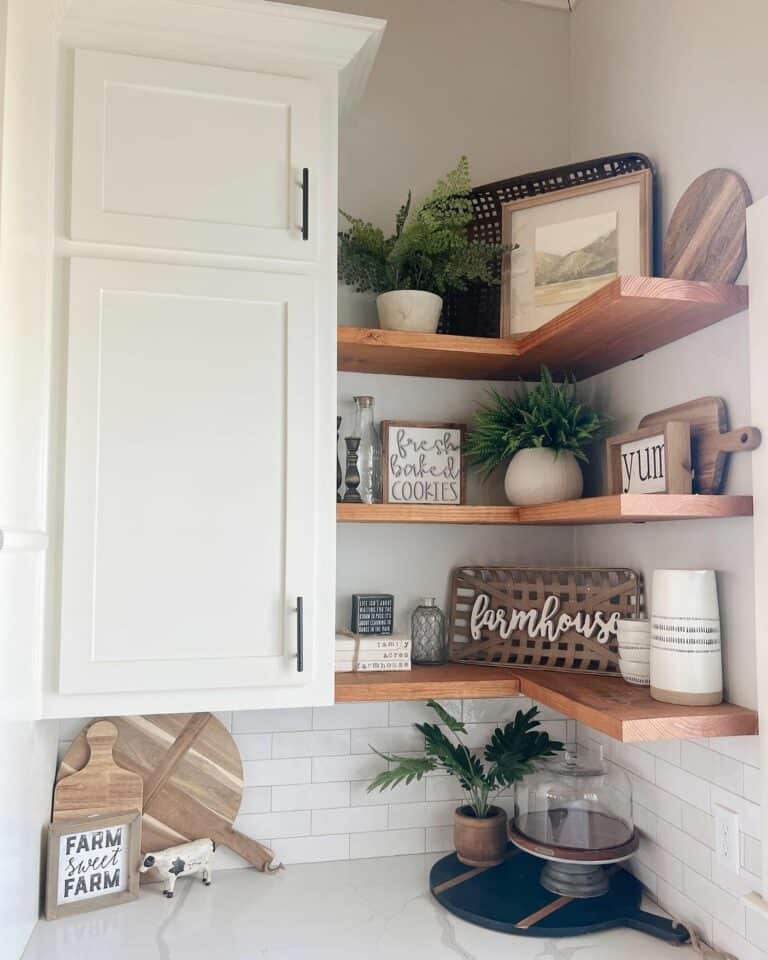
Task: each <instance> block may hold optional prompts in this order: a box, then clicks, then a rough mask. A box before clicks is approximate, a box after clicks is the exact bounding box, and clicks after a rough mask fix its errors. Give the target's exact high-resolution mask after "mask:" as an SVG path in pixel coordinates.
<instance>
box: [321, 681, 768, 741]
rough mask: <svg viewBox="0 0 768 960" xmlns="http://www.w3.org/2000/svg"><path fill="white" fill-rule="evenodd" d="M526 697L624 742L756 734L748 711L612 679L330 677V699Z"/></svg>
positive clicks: (734, 706)
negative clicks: (669, 698) (660, 694)
mask: <svg viewBox="0 0 768 960" xmlns="http://www.w3.org/2000/svg"><path fill="white" fill-rule="evenodd" d="M517 695H519V696H523V697H530V698H531V699H532V700H535V701H537V702H538V703H540V704H543V705H544V706H547V707H551V708H552V709H553V710H557V711H559V712H560V713H562V714H565V715H566V716H568V717H571V718H572V719H574V720H578V721H579V722H581V723H583V724H585V725H586V726H588V727H591V728H592V729H593V730H599V731H601V732H602V733H605V734H608V736H610V737H613V738H614V739H616V740H622V741H624V742H632V741H636V742H637V741H649V740H670V739H678V740H691V739H696V738H699V737H734V736H750V735H752V734H755V733H757V714H756V713H755V711H754V710H749V709H747V708H746V707H739V706H736V705H734V704H730V703H722V704H719V705H718V706H715V707H693V706H679V705H675V704H669V703H659V702H658V701H656V700H652V699H651V696H650V693H649V691H648V688H647V687H637V686H632V685H630V684H628V683H625V681H624V680H622V679H621V678H620V677H603V676H590V675H585V674H576V673H565V672H562V673H556V672H554V671H547V670H515V669H513V668H508V667H493V666H488V667H484V666H477V665H475V664H460V663H448V664H445V665H443V666H437V667H418V666H414V667H413V668H412V669H411V670H408V671H403V672H402V673H396V672H392V673H337V674H336V702H337V703H355V702H361V701H373V700H427V699H429V698H435V699H440V698H441V697H442V698H450V699H461V698H465V697H514V696H517Z"/></svg>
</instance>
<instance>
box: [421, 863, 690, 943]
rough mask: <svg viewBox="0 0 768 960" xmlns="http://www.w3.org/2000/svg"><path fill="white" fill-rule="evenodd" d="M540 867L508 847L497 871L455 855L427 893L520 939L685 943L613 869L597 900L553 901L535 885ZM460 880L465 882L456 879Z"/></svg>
mask: <svg viewBox="0 0 768 960" xmlns="http://www.w3.org/2000/svg"><path fill="white" fill-rule="evenodd" d="M542 866H543V862H542V860H541V859H540V858H538V857H534V856H531V855H530V854H528V853H523V852H522V851H521V850H518V849H517V848H515V847H512V846H510V847H509V849H508V851H507V858H506V859H505V861H504V862H503V863H501V864H499V866H497V867H490V868H489V869H473V868H471V867H467V866H465V864H463V863H460V862H459V860H458V858H457V857H456V854H455V853H452V854H449V856H447V857H443V859H442V860H438V862H437V863H436V864H435V865H434V866H433V867H432V870H431V872H430V875H429V888H430V890H431V891H432V894H433V896H434V897H435V899H436V900H437V901H438V903H440V904H441V905H442V906H443V907H445V909H446V910H448V911H449V912H450V913H453V914H455V915H456V916H457V917H461V919H462V920H466V921H468V922H469V923H475V924H477V925H478V926H480V927H487V928H488V929H490V930H498V931H499V932H500V933H513V934H515V935H517V936H523V937H574V936H578V935H579V934H583V933H594V932H596V931H599V930H610V929H611V928H613V927H630V928H632V929H634V930H641V931H642V932H644V933H649V934H651V936H654V937H658V938H660V939H661V940H666V941H668V942H669V943H676V944H681V943H687V941H688V934H687V932H686V931H685V929H684V928H682V927H678V928H674V927H673V926H672V921H671V920H667V919H666V918H664V917H657V916H656V915H655V914H652V913H646V912H645V911H644V910H641V909H640V900H641V898H642V892H643V888H642V884H641V883H640V882H639V881H638V880H636V879H635V877H633V876H632V874H631V873H627V871H626V870H622V869H618V868H616V869H614V870H613V871H612V872H611V875H610V889H609V891H608V893H606V894H605V895H604V896H602V897H593V898H591V899H588V900H575V899H571V898H570V897H558V896H557V895H556V894H554V893H550V892H549V891H547V890H545V889H544V888H543V887H542V886H541V884H540V883H539V875H540V873H541V869H542ZM462 877H464V879H461V878H462Z"/></svg>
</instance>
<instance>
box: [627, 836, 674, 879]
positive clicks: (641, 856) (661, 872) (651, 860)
mask: <svg viewBox="0 0 768 960" xmlns="http://www.w3.org/2000/svg"><path fill="white" fill-rule="evenodd" d="M635 857H636V858H637V859H638V860H639V861H640V862H641V863H643V864H645V866H646V867H649V868H650V869H651V870H653V872H654V873H655V874H656V875H657V876H658V877H659V878H660V879H661V880H664V881H665V882H666V883H668V884H670V886H672V887H674V888H675V889H676V890H680V889H682V886H683V864H682V861H681V860H679V859H678V858H677V857H675V856H673V855H672V854H671V853H670V852H669V851H668V850H665V849H664V848H663V847H660V846H659V845H658V844H657V843H655V842H654V841H653V840H647V839H646V838H645V837H640V846H639V847H638V848H637V853H636V854H635Z"/></svg>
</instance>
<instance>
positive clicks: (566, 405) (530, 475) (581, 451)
mask: <svg viewBox="0 0 768 960" xmlns="http://www.w3.org/2000/svg"><path fill="white" fill-rule="evenodd" d="M606 422H607V421H606V418H605V417H603V416H601V415H600V414H599V413H596V412H595V411H594V410H592V409H591V408H590V407H588V406H586V405H585V404H583V403H580V402H579V400H578V398H577V396H576V384H575V383H574V382H573V381H570V380H566V381H565V382H564V383H555V382H554V381H553V380H552V375H551V374H550V372H549V370H548V369H547V368H546V367H542V368H541V382H540V383H538V384H536V385H535V386H534V387H531V388H526V386H525V385H524V384H523V385H521V387H520V390H519V391H518V392H517V394H516V395H514V396H512V397H504V396H502V395H501V394H500V393H497V392H496V391H493V402H492V403H490V404H489V405H488V406H486V407H483V408H482V409H480V410H478V412H477V413H476V414H475V415H474V417H473V421H472V426H471V428H470V433H469V436H468V437H467V440H466V442H465V446H464V450H465V453H466V455H467V457H468V459H469V461H470V463H472V464H473V466H475V467H478V468H480V469H482V470H484V471H485V475H486V479H487V477H488V476H489V475H490V474H491V473H492V472H493V470H494V469H495V468H496V467H498V466H499V465H501V464H503V463H505V462H506V461H509V465H508V466H507V472H506V475H505V477H504V491H505V493H506V495H507V499H508V500H509V502H510V503H512V504H515V505H517V506H524V505H526V504H533V503H555V502H557V501H558V500H576V499H578V498H579V497H580V496H581V494H582V490H583V488H584V478H583V476H582V473H581V467H580V466H579V464H578V461H579V460H582V461H587V459H588V458H587V454H586V452H585V448H586V447H587V446H589V444H591V443H592V442H593V441H594V440H595V439H596V438H597V437H598V436H599V435H600V433H601V432H602V430H603V429H604V427H605V424H606Z"/></svg>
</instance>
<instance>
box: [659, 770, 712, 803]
mask: <svg viewBox="0 0 768 960" xmlns="http://www.w3.org/2000/svg"><path fill="white" fill-rule="evenodd" d="M656 783H657V785H658V786H659V787H661V788H662V790H666V791H667V793H671V794H672V795H673V796H675V797H679V798H680V799H681V800H686V801H687V802H688V803H692V804H693V805H694V806H695V807H699V809H701V810H705V811H707V812H708V811H709V804H710V796H711V794H710V785H709V783H707V782H706V781H705V780H703V779H702V778H701V777H697V776H694V774H692V773H689V772H688V771H686V770H683V769H681V768H680V767H675V766H673V765H672V764H671V763H667V761H666V760H661V759H660V758H659V757H657V758H656Z"/></svg>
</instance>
